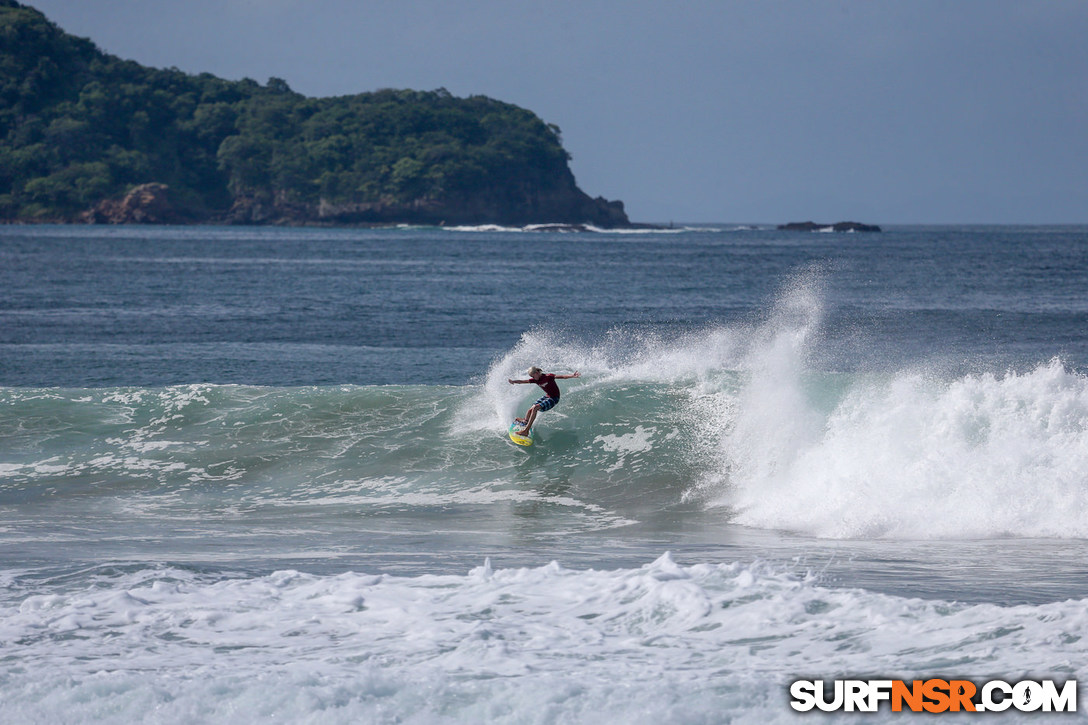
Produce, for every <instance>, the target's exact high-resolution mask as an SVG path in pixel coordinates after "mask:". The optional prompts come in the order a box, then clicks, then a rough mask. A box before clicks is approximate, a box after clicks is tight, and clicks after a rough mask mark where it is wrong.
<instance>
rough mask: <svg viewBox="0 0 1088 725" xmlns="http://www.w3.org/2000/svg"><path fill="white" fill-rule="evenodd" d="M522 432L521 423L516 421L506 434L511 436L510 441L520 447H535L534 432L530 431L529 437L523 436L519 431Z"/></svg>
mask: <svg viewBox="0 0 1088 725" xmlns="http://www.w3.org/2000/svg"><path fill="white" fill-rule="evenodd" d="M520 430H521V423H519V422H517V421H516V420H515V421H514V422H513V423H511V424H510V427H509V428H507V429H506V432H507V433H509V434H510V440H512V441H514V442H515V443H517V444H518V445H519V446H531V445H533V433H534V432H535V431H533V430H532V429H530V430H529V435H527V436H523V435H522V434H521V433H519V432H518V431H520Z"/></svg>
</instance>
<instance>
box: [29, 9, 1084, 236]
mask: <svg viewBox="0 0 1088 725" xmlns="http://www.w3.org/2000/svg"><path fill="white" fill-rule="evenodd" d="M24 2H27V0H24ZM29 4H30V5H32V6H34V7H36V8H38V9H39V10H41V11H43V12H44V13H45V14H46V15H48V16H49V17H50V19H52V20H53V21H54V22H56V23H57V24H59V25H60V26H61V27H62V28H64V29H65V30H66V31H68V32H70V33H74V34H76V35H80V36H85V37H89V38H91V39H92V40H94V41H95V43H97V44H98V46H99V47H101V48H102V49H103V50H105V51H107V52H109V53H113V54H115V55H119V56H121V57H123V58H131V59H134V60H137V61H139V62H141V63H144V64H146V65H151V66H156V67H169V66H176V67H178V68H180V69H182V70H184V71H188V72H192V73H199V72H204V71H207V72H210V73H214V74H215V75H218V76H222V77H225V78H230V79H239V78H243V77H250V78H254V79H256V80H258V81H260V82H262V83H264V82H265V81H266V80H267V79H268V78H269V77H271V76H276V77H279V78H283V79H285V80H286V81H287V82H288V83H289V84H290V85H291V87H292V88H294V89H295V90H296V91H299V92H301V93H305V94H307V95H311V96H328V95H343V94H350V93H358V92H362V91H369V90H375V89H378V88H414V89H421V90H432V89H435V88H439V87H445V88H447V89H448V90H449V91H450V92H451V93H453V94H455V95H458V96H468V95H473V94H483V95H487V96H491V97H493V98H497V99H499V100H503V101H508V102H510V103H516V104H518V105H520V106H523V107H525V108H528V109H530V110H532V111H534V112H536V113H537V114H538V115H539V116H541V117H542V118H543V119H544V120H545V121H547V122H549V123H555V124H557V125H558V126H560V128H561V129H562V130H563V141H564V145H565V146H566V148H567V150H568V151H570V152H571V154H573V156H574V160H573V162H572V164H571V165H572V168H573V170H574V173H575V176H576V177H577V179H578V184H579V185H580V186H581V187H582V189H583V190H585V191H586V192H587V193H589V194H590V195H592V196H598V195H600V196H605V197H607V198H609V199H622V200H623V201H624V202H626V204H627V211H628V213H629V215H630V216H631V218H632V219H633V220H637V221H657V222H668V221H670V220H673V221H677V222H681V221H683V222H718V221H721V222H783V221H791V220H805V219H815V220H817V221H825V222H826V221H838V220H842V219H857V220H859V221H866V222H872V223H878V224H880V223H883V224H894V223H924V222H948V223H955V222H984V223H1048V222H1054V223H1068V222H1088V2H1086V1H1085V0H1053V1H1032V0H944V1H941V0H896V1H892V0H887V1H885V0H857V1H853V2H841V1H831V0H826V1H824V0H746V1H744V2H740V1H734V0H667V1H666V0H537V1H536V2H527V1H524V0H463V1H461V2H450V1H447V2H442V1H439V0H185V2H178V1H177V0H94V2H88V0H29Z"/></svg>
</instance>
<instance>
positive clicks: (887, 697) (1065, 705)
mask: <svg viewBox="0 0 1088 725" xmlns="http://www.w3.org/2000/svg"><path fill="white" fill-rule="evenodd" d="M790 697H791V698H792V699H791V700H790V707H792V708H793V709H794V710H797V711H799V712H809V711H810V710H814V709H816V710H822V711H824V712H835V711H843V712H877V711H878V710H879V709H880V708H881V706H882V704H884V703H887V704H888V706H889V707H890V708H891V711H892V712H902V711H904V710H907V711H910V712H936V713H940V712H1004V711H1006V710H1009V709H1010V708H1011V709H1013V710H1019V711H1020V712H1076V711H1077V681H1076V680H1067V681H1066V682H1065V683H1063V684H1062V685H1061V686H1059V685H1058V684H1057V683H1056V682H1055V681H1054V680H1039V681H1035V680H1023V681H1021V682H1015V683H1009V682H1005V681H1004V680H991V681H989V682H986V683H984V684H983V685H981V686H979V685H976V684H975V683H974V682H971V681H970V680H941V679H929V680H914V681H913V682H910V683H907V682H904V681H903V680H834V681H833V682H824V681H823V680H797V681H796V682H794V683H793V684H791V685H790Z"/></svg>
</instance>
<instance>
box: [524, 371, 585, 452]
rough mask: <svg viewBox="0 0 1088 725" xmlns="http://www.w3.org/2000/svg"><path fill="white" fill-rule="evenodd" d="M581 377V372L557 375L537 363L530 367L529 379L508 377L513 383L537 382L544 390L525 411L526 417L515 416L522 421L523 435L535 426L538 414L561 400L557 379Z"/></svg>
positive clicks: (527, 433)
mask: <svg viewBox="0 0 1088 725" xmlns="http://www.w3.org/2000/svg"><path fill="white" fill-rule="evenodd" d="M578 377H581V373H579V372H574V373H571V374H570V375H556V374H554V373H546V372H544V371H542V370H541V369H540V368H538V367H536V366H535V365H534V366H533V367H531V368H529V379H528V380H513V379H511V378H507V380H506V382H508V383H510V384H511V385H525V384H528V383H536V384H537V385H539V386H540V387H541V388H542V389H543V390H544V395H542V396H541V397H540V399H539V400H537V401H536V402H535V403H533V404H532V405H531V406H530V407H529V410H527V411H525V417H524V418H515V419H514V422H515V423H521V424H522V426H523V428H522V429H521V435H523V436H527V435H529V430H530V429H531V428H532V427H533V423H535V422H536V414H537V413H539V412H540V411H542V410H551V409H552V408H554V407H555V404H556V403H558V402H559V385H558V384H557V383H556V382H555V381H556V380H569V379H570V378H578Z"/></svg>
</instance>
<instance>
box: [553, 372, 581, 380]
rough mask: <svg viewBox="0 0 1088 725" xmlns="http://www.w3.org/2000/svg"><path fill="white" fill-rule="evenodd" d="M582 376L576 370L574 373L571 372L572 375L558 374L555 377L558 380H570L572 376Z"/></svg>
mask: <svg viewBox="0 0 1088 725" xmlns="http://www.w3.org/2000/svg"><path fill="white" fill-rule="evenodd" d="M580 377H582V374H581V373H580V372H578V371H577V370H576V371H574V372H573V373H571V374H570V375H556V376H555V379H556V380H570V379H571V378H580Z"/></svg>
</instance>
